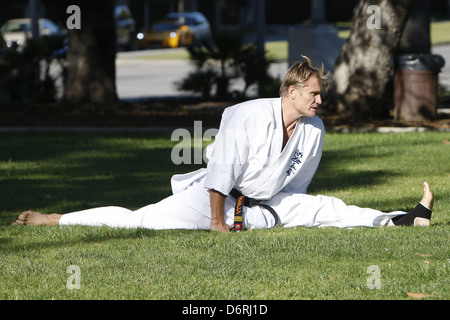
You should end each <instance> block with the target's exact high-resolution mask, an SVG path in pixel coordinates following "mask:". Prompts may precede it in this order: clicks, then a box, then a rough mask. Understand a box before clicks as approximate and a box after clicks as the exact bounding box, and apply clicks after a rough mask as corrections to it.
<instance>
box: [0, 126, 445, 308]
mask: <svg viewBox="0 0 450 320" xmlns="http://www.w3.org/2000/svg"><path fill="white" fill-rule="evenodd" d="M446 140H450V136H449V133H437V132H426V133H405V134H376V133H366V134H357V133H352V134H331V133H330V134H327V137H326V142H325V148H324V154H323V160H322V163H321V165H320V167H319V170H318V172H317V174H316V177H315V179H314V180H313V183H312V184H311V187H310V190H309V191H310V193H312V194H319V193H320V194H326V195H331V196H336V197H339V198H341V199H343V200H344V201H345V202H347V203H348V204H355V205H358V206H369V207H373V208H377V209H379V210H384V211H392V210H398V209H410V208H412V207H413V206H415V204H416V203H417V201H418V200H420V198H421V195H422V181H423V180H424V179H427V180H428V181H429V182H430V183H431V185H432V189H433V191H434V193H435V210H434V213H433V218H434V219H433V222H434V223H433V226H432V227H430V228H417V227H416V228H414V227H393V228H387V227H383V228H375V229H371V228H357V229H350V230H348V229H337V228H323V229H318V228H304V227H298V228H292V229H282V228H277V229H270V230H255V231H247V232H241V233H230V234H225V235H224V234H218V233H211V232H208V231H186V230H165V231H154V230H144V229H137V230H126V229H112V228H107V227H82V226H72V227H59V226H56V227H21V226H11V225H10V224H11V222H13V221H14V220H15V218H16V216H17V215H18V213H20V212H21V211H23V210H26V209H30V208H32V209H36V210H42V211H44V212H67V211H72V210H79V209H84V208H89V207H94V206H103V205H118V206H124V207H129V208H131V209H137V208H139V207H141V206H144V205H147V204H149V203H152V202H155V201H157V200H159V199H161V198H163V197H165V196H167V195H169V194H170V183H169V179H170V177H171V175H172V174H174V173H180V172H187V171H191V170H193V169H196V168H198V167H199V166H200V165H182V166H175V165H173V164H172V163H171V160H170V154H171V149H172V147H173V146H175V145H176V144H177V143H178V142H177V141H175V142H172V141H170V133H67V132H66V133H62V132H61V133H52V132H35V133H27V132H25V133H0V194H1V196H0V199H1V202H0V248H1V255H0V299H220V300H236V299H281V300H283V299H288V300H290V299H412V298H409V297H408V296H407V295H406V293H407V292H412V293H423V294H429V295H431V296H430V297H429V298H427V299H442V300H447V299H449V298H450V277H449V270H450V251H449V235H450V227H449V221H450V190H449V188H450V185H449V182H450V179H449V178H450V166H449V155H450V145H448V144H447V143H445V141H446ZM70 266H77V267H78V268H79V273H75V274H72V273H68V272H67V270H68V268H69V267H70ZM374 268H377V270H379V271H380V273H379V274H373V273H371V270H374ZM78 275H80V278H77V279H79V282H76V281H75V282H71V281H72V279H73V278H74V277H75V276H78ZM75 283H79V284H80V288H79V289H76V288H75V289H72V286H71V285H72V284H75Z"/></svg>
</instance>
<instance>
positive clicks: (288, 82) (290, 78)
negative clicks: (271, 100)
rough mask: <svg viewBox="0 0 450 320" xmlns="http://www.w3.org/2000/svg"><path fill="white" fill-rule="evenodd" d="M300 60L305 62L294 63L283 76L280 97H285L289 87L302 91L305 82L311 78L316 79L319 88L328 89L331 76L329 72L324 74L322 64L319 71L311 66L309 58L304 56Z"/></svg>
mask: <svg viewBox="0 0 450 320" xmlns="http://www.w3.org/2000/svg"><path fill="white" fill-rule="evenodd" d="M302 58H303V59H304V60H305V61H303V62H296V63H294V64H293V65H292V66H291V67H290V68H289V70H288V72H287V73H286V75H285V76H284V79H283V81H282V82H281V85H280V96H281V97H285V96H287V94H288V90H289V87H290V86H293V87H295V88H297V89H299V90H300V89H302V88H303V87H304V86H305V85H306V81H308V80H309V78H311V77H312V76H315V77H317V79H318V80H319V84H320V86H321V87H325V88H328V85H329V83H330V77H331V75H330V73H329V72H325V69H324V66H323V64H322V68H321V69H319V68H317V67H315V66H313V65H312V63H311V59H310V58H308V57H306V56H302Z"/></svg>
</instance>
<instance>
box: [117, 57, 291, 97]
mask: <svg viewBox="0 0 450 320" xmlns="http://www.w3.org/2000/svg"><path fill="white" fill-rule="evenodd" d="M182 50H185V49H184V48H175V49H162V50H158V49H157V50H141V51H134V52H119V53H118V55H117V59H116V82H117V91H118V95H119V98H121V99H134V98H136V99H138V98H146V97H158V96H179V95H180V94H182V95H191V94H192V93H190V92H180V91H178V90H177V89H176V85H175V82H177V81H181V80H182V79H183V78H184V77H186V75H187V74H188V73H189V72H190V71H192V70H194V68H195V67H194V66H192V65H191V64H190V63H189V61H188V60H183V59H171V60H162V59H155V60H153V59H148V57H149V56H151V55H160V54H161V53H162V52H168V51H170V52H171V53H177V52H180V51H182ZM287 68H288V66H287V62H281V63H274V64H273V65H272V67H271V69H270V72H271V74H272V75H274V76H279V77H283V76H284V74H285V73H286V71H287ZM232 88H236V89H239V90H242V88H243V82H242V81H236V82H234V83H233V85H232Z"/></svg>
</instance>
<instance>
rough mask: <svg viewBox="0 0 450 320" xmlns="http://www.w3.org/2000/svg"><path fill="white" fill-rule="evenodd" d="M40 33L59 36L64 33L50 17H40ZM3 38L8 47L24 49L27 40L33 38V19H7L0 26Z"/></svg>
mask: <svg viewBox="0 0 450 320" xmlns="http://www.w3.org/2000/svg"><path fill="white" fill-rule="evenodd" d="M38 25H39V35H41V36H42V35H43V36H50V37H51V36H58V35H61V34H63V33H64V31H63V30H61V29H60V28H59V27H58V26H57V25H56V24H55V23H53V22H52V21H51V20H49V19H39V20H38ZM0 32H1V34H2V37H3V40H4V41H5V44H6V46H7V47H8V48H17V50H19V51H20V50H22V49H23V47H24V46H25V45H26V43H27V40H29V39H31V38H32V34H31V19H29V18H23V19H12V20H8V21H6V22H5V23H4V24H3V26H2V27H1V28H0Z"/></svg>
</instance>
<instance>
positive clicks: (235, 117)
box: [205, 109, 249, 195]
mask: <svg viewBox="0 0 450 320" xmlns="http://www.w3.org/2000/svg"><path fill="white" fill-rule="evenodd" d="M210 148H211V150H210V153H209V159H208V166H207V175H206V180H205V188H207V189H214V190H216V191H218V192H220V193H222V194H224V195H227V194H229V193H230V191H231V189H233V187H234V186H235V183H236V180H237V178H238V177H239V176H240V175H241V173H242V171H243V166H244V165H245V163H246V162H247V158H248V150H249V145H248V135H247V131H246V130H245V120H244V121H243V119H242V118H239V114H237V113H236V112H228V109H225V112H224V113H223V116H222V121H221V124H220V127H219V132H218V133H217V135H216V138H215V142H214V144H213V145H211V146H210Z"/></svg>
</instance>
